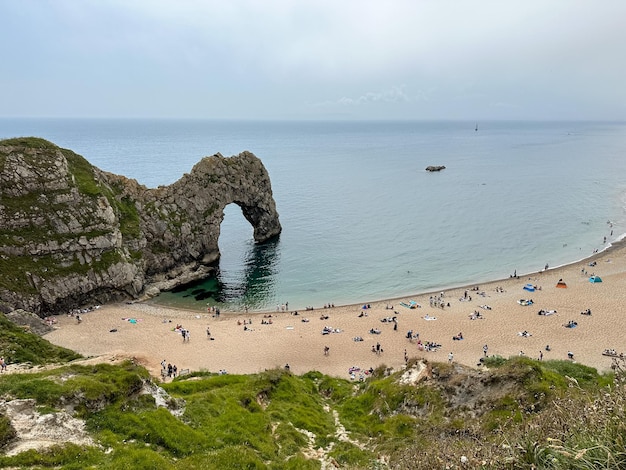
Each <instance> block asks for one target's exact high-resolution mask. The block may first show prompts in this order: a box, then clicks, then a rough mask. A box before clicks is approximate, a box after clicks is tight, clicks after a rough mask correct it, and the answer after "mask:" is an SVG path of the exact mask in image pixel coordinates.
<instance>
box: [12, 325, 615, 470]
mask: <svg viewBox="0 0 626 470" xmlns="http://www.w3.org/2000/svg"><path fill="white" fill-rule="evenodd" d="M0 321H1V320H0ZM29 336H33V335H31V334H30V333H27V332H23V331H22V332H20V331H15V329H12V328H11V326H10V325H5V324H4V323H3V324H2V331H1V332H0V344H2V345H3V346H2V347H3V348H13V349H14V350H15V351H16V353H15V356H14V357H15V358H18V357H24V358H25V359H26V360H29V361H30V360H32V358H33V357H35V356H36V357H37V358H38V360H39V361H40V362H41V363H53V362H54V363H58V362H62V361H71V360H72V359H74V358H75V357H76V356H75V355H73V354H72V353H70V352H67V351H65V350H63V351H60V350H58V348H55V347H53V346H51V345H48V346H44V345H45V343H46V341H45V340H41V339H39V338H36V337H34V336H33V338H30V337H29ZM22 341H23V342H24V345H25V346H24V348H25V349H29V348H32V354H27V353H25V352H24V353H19V354H18V353H17V351H18V349H17V346H15V344H16V343H20V342H22ZM3 350H6V349H3ZM622 366H623V363H622V362H616V369H615V373H614V374H610V375H599V374H598V373H597V372H596V371H595V370H594V369H591V368H589V367H585V366H581V365H578V364H574V363H572V362H564V361H547V362H538V361H534V360H530V359H528V358H519V357H516V358H511V359H508V360H505V359H502V358H498V357H493V358H489V359H488V360H487V361H486V362H485V368H484V369H483V370H476V369H469V368H465V367H462V366H459V365H450V364H434V363H433V364H429V363H427V362H426V363H425V362H421V361H417V360H411V361H410V362H409V365H408V368H407V370H408V371H412V372H415V374H413V378H415V377H417V376H419V377H421V380H417V381H416V380H408V379H409V378H410V376H411V374H408V373H405V372H406V371H398V372H391V371H388V370H386V369H385V368H384V367H381V368H379V369H378V370H376V371H374V373H373V374H372V375H371V376H370V377H368V378H367V379H366V380H365V381H363V382H351V381H348V380H343V379H336V378H332V377H328V376H324V375H322V374H320V373H318V372H310V373H308V374H305V375H302V376H295V375H293V374H291V373H290V372H288V371H284V370H269V371H266V372H264V373H261V374H254V375H216V374H211V373H208V372H198V373H195V374H190V375H187V376H184V377H179V378H176V379H175V380H174V381H173V382H171V383H167V384H160V385H159V386H158V387H157V386H156V384H154V383H152V380H151V379H150V377H149V375H148V373H147V372H146V370H145V369H143V368H142V367H140V366H138V365H135V364H133V363H132V362H130V361H129V362H125V363H123V364H121V365H110V364H99V365H90V366H85V365H79V364H76V363H73V362H68V363H67V364H66V365H61V366H59V367H55V368H52V369H49V370H45V371H41V372H37V373H24V374H8V375H7V374H5V375H4V376H2V377H0V394H1V396H2V397H3V400H4V401H5V403H6V402H9V401H11V400H16V399H19V400H27V402H28V403H31V402H32V404H33V409H34V411H33V413H36V416H39V417H40V419H43V418H41V417H44V418H45V417H48V418H49V419H50V423H52V424H50V425H49V426H48V427H49V428H50V429H52V428H53V427H54V423H55V422H57V421H59V420H62V418H63V417H65V418H63V419H65V420H70V419H71V420H79V421H80V422H82V423H84V432H85V433H86V434H87V435H88V436H89V438H90V439H92V442H93V444H92V445H79V444H75V443H73V442H72V441H73V437H74V435H73V434H72V433H71V432H70V431H62V432H66V433H67V434H66V435H64V438H63V439H62V440H61V441H60V442H59V443H58V444H57V445H55V446H52V447H48V448H47V449H43V450H27V451H25V452H21V453H18V454H17V455H7V454H4V455H0V468H64V469H86V468H94V469H96V468H97V469H116V470H118V469H135V468H142V469H149V468H154V469H185V470H188V469H229V468H247V469H248V468H249V469H319V468H334V467H339V468H350V469H365V468H381V469H382V468H403V469H404V468H428V469H432V468H494V469H496V468H497V469H500V468H529V469H530V468H549V469H559V468H581V469H582V468H589V469H591V468H626V453H625V450H624V449H625V447H624V444H625V441H624V439H625V438H626V422H625V421H624V410H625V409H626V400H625V397H626V396H625V389H624V379H625V377H626V374H624V370H623V368H622ZM29 399H30V401H28V400H29ZM0 409H4V408H0ZM7 409H8V408H7ZM53 417H54V418H55V419H52V418H53ZM55 420H56V421H55ZM13 422H14V421H12V420H11V419H10V417H9V412H8V411H5V412H3V413H2V414H0V443H1V444H2V445H3V446H4V448H5V451H6V450H9V451H10V450H11V449H12V448H13V447H14V446H15V444H16V442H18V441H19V440H20V433H21V432H22V431H19V430H16V429H15V428H14V426H13V424H12V423H13ZM18 431H19V432H18Z"/></svg>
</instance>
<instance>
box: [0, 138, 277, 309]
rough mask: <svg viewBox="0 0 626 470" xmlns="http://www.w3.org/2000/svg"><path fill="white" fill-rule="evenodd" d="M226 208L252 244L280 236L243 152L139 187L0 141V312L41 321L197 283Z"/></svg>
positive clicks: (53, 150) (23, 142) (45, 148)
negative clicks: (239, 216) (17, 311)
mask: <svg viewBox="0 0 626 470" xmlns="http://www.w3.org/2000/svg"><path fill="white" fill-rule="evenodd" d="M231 203H235V204H237V205H239V206H240V207H241V209H242V212H243V215H244V216H245V218H246V219H247V220H248V221H249V222H250V224H251V225H252V226H253V227H254V238H255V240H256V241H257V242H263V241H266V240H268V239H270V238H272V237H275V236H277V235H278V234H279V233H280V231H281V226H280V222H279V220H278V214H277V212H276V205H275V202H274V199H273V196H272V188H271V184H270V180H269V176H268V174H267V171H266V170H265V168H264V166H263V164H262V163H261V161H260V160H259V159H258V158H256V157H255V156H254V155H252V154H251V153H249V152H244V153H241V154H240V155H237V156H233V157H229V158H225V157H222V156H221V155H219V154H218V155H214V156H212V157H206V158H203V159H202V160H201V161H200V162H199V163H198V164H196V165H195V166H194V168H193V169H192V171H191V173H189V174H186V175H184V176H183V177H182V178H181V179H180V180H178V181H177V182H175V183H173V184H172V185H170V186H161V187H159V188H156V189H148V188H146V187H145V186H142V185H140V184H139V183H137V182H136V181H135V180H131V179H128V178H125V177H123V176H119V175H114V174H111V173H107V172H104V171H102V170H100V169H98V168H96V167H94V166H92V165H90V164H89V163H88V162H87V161H86V160H85V159H84V158H83V157H81V156H80V155H77V154H75V153H74V152H72V151H70V150H66V149H61V148H59V147H57V146H56V145H54V144H52V143H50V142H47V141H45V140H43V139H37V138H24V139H9V140H4V141H0V308H2V309H4V310H9V309H11V308H23V309H25V310H30V311H34V312H36V313H39V314H40V315H45V314H47V313H52V312H58V311H64V310H67V309H68V308H71V307H73V306H75V305H78V304H84V303H93V302H97V303H104V302H107V301H111V300H116V299H123V298H137V297H139V296H141V295H142V294H143V293H145V292H146V290H151V291H156V289H164V288H171V287H174V286H175V285H177V284H181V283H184V282H189V281H192V280H195V279H199V278H202V277H205V276H207V275H208V274H209V273H210V272H211V270H212V267H211V266H212V265H214V264H215V263H216V262H217V261H218V260H219V256H220V253H219V248H218V238H219V234H220V224H221V222H222V220H223V218H224V212H223V210H224V207H226V206H227V205H228V204H231Z"/></svg>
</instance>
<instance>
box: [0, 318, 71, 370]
mask: <svg viewBox="0 0 626 470" xmlns="http://www.w3.org/2000/svg"><path fill="white" fill-rule="evenodd" d="M0 356H3V357H4V358H5V360H6V361H7V363H15V362H18V363H24V362H28V363H30V364H33V365H41V364H49V363H63V362H68V361H72V360H74V359H78V358H80V357H81V356H80V354H77V353H75V352H74V351H70V350H69V349H65V348H62V347H59V346H55V345H53V344H52V343H50V342H49V341H47V340H45V339H43V338H41V337H39V336H37V335H34V334H32V333H29V332H27V331H25V330H24V328H22V327H20V326H17V325H16V324H15V323H13V322H11V321H9V320H8V319H7V318H6V317H5V316H4V315H0Z"/></svg>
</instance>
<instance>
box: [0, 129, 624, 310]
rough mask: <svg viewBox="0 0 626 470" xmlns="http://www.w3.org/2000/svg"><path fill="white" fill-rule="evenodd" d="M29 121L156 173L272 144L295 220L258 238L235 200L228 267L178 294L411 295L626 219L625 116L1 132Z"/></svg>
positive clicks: (271, 304)
mask: <svg viewBox="0 0 626 470" xmlns="http://www.w3.org/2000/svg"><path fill="white" fill-rule="evenodd" d="M476 125H478V130H476ZM21 136H37V137H42V138H44V139H47V140H49V141H51V142H53V143H55V144H57V145H59V146H60V147H63V148H68V149H71V150H73V151H75V152H76V153H78V154H80V155H82V156H84V157H85V158H86V159H87V160H88V161H89V162H90V163H92V164H93V165H95V166H97V167H99V168H101V169H103V170H105V171H109V172H112V173H117V174H121V175H124V176H127V177H130V178H134V179H136V180H137V181H139V182H140V183H142V184H144V185H146V186H148V187H157V186H159V185H166V184H171V183H173V182H174V181H176V180H177V179H179V178H180V177H181V176H183V174H185V173H187V172H189V171H190V170H191V168H192V167H193V165H194V164H195V163H197V162H198V161H199V160H200V159H201V158H202V157H204V156H208V155H213V154H215V153H221V154H222V155H224V156H230V155H236V154H239V153H241V152H242V151H244V150H248V151H250V152H252V153H254V154H255V155H256V156H258V157H259V158H260V159H261V161H262V162H263V164H264V165H265V167H266V168H267V170H268V173H269V175H270V179H271V181H272V189H273V195H274V199H275V200H276V205H277V210H278V213H279V216H280V221H281V224H282V226H283V232H282V234H281V235H280V237H279V238H278V239H277V240H274V241H272V242H270V243H267V244H262V245H259V244H255V243H254V241H253V238H252V227H251V226H250V225H249V223H248V222H247V221H246V220H245V219H244V217H243V215H242V214H241V210H240V209H239V207H237V206H236V205H234V204H231V205H229V206H228V207H227V208H226V210H225V217H224V221H223V223H222V226H221V234H220V238H219V246H220V252H221V259H220V263H219V270H218V274H217V276H216V278H214V279H209V280H205V281H203V282H200V283H196V284H194V285H191V286H186V287H185V288H181V289H176V290H175V291H173V292H164V293H162V294H161V295H160V296H159V297H158V298H157V299H156V302H159V303H162V304H166V305H170V306H174V307H181V308H187V309H193V310H206V308H207V305H216V306H221V307H222V308H225V309H232V310H243V309H244V308H246V307H247V308H249V309H252V310H271V309H274V308H275V306H276V305H277V304H278V305H280V304H284V303H286V302H288V303H289V307H290V309H304V308H305V307H307V306H314V307H316V308H317V307H321V306H322V305H324V304H328V303H333V304H336V305H340V304H358V303H361V302H368V301H370V302H373V301H375V300H382V299H390V298H399V297H403V296H410V295H412V294H419V293H424V292H431V291H438V290H442V289H449V288H452V287H458V286H465V285H471V284H475V283H481V282H487V281H490V280H497V279H503V278H507V277H508V276H509V275H510V274H512V273H513V272H514V271H516V272H517V274H519V275H524V274H528V273H533V272H537V271H539V270H541V269H543V267H544V266H545V264H549V266H550V267H556V266H558V265H563V264H569V263H572V262H575V261H578V260H581V259H584V258H587V257H589V256H591V255H592V254H593V253H594V252H595V251H599V250H603V249H605V248H606V247H608V246H609V245H610V243H611V242H614V241H616V240H619V239H621V238H622V237H623V235H624V233H626V210H625V207H626V179H624V178H623V175H625V174H626V158H624V156H625V155H624V154H625V150H626V124H625V123H622V122H580V121H567V122H556V121H545V122H529V121H519V122H517V121H493V122H489V121H487V122H479V123H475V122H469V121H263V122H261V121H214V120H210V121H209V120H167V119H163V120H146V119H135V120H133V119H123V120H122V119H6V118H2V119H0V138H10V137H21ZM428 165H445V166H446V169H445V170H443V171H441V172H436V173H430V172H427V171H425V168H426V166H428ZM605 237H606V238H605Z"/></svg>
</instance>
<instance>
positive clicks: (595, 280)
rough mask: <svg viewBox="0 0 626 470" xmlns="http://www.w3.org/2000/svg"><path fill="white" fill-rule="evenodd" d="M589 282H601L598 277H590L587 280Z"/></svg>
mask: <svg viewBox="0 0 626 470" xmlns="http://www.w3.org/2000/svg"><path fill="white" fill-rule="evenodd" d="M589 282H602V279H601V278H600V276H591V277H590V278H589Z"/></svg>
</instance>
